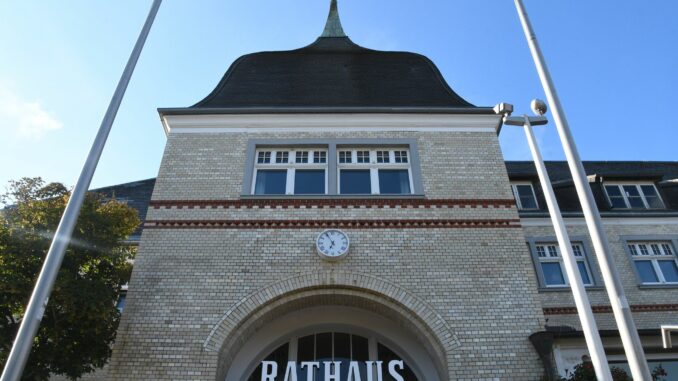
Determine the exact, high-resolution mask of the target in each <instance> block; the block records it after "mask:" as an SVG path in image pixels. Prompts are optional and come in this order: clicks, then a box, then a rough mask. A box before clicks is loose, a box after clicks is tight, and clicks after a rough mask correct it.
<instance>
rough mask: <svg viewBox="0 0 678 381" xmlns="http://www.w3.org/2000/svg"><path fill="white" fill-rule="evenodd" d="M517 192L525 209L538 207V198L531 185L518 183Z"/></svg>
mask: <svg viewBox="0 0 678 381" xmlns="http://www.w3.org/2000/svg"><path fill="white" fill-rule="evenodd" d="M516 192H517V193H518V197H519V198H520V206H521V207H522V208H523V209H537V200H535V199H534V193H533V192H532V186H531V185H516Z"/></svg>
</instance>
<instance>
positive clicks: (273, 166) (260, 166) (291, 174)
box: [250, 147, 329, 196]
mask: <svg viewBox="0 0 678 381" xmlns="http://www.w3.org/2000/svg"><path fill="white" fill-rule="evenodd" d="M327 151H328V150H327V148H320V147H313V148H311V147H309V148H306V147H304V148H298V147H275V148H265V147H262V148H257V150H256V151H255V153H254V169H253V171H252V184H251V186H250V192H251V194H253V195H255V194H256V193H255V191H256V185H257V174H258V172H259V170H287V178H286V181H285V195H294V181H295V178H296V170H297V169H299V170H306V169H309V170H314V169H315V170H324V171H325V192H324V193H318V194H319V195H326V194H327V193H328V189H327V188H328V184H327V183H328V173H329V168H328V161H329V154H328V152H327ZM260 152H270V153H271V160H270V162H269V163H259V153H260ZM280 152H289V156H288V161H287V163H276V158H277V156H278V154H279V153H280ZM297 152H308V163H297V162H296V161H297ZM320 152H325V162H324V163H314V162H313V160H314V157H315V155H316V154H318V153H320ZM264 195H267V194H260V196H264ZM270 196H276V195H270ZM278 196H280V195H278ZM304 196H312V195H311V194H304Z"/></svg>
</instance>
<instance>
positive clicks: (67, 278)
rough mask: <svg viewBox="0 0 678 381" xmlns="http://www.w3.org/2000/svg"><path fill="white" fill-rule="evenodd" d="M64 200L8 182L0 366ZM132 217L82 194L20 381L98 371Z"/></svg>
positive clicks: (1, 252)
mask: <svg viewBox="0 0 678 381" xmlns="http://www.w3.org/2000/svg"><path fill="white" fill-rule="evenodd" d="M69 195H70V193H69V191H68V190H67V189H66V187H64V186H63V185H62V184H58V183H50V184H45V183H44V182H43V181H42V179H40V178H22V179H21V180H18V181H11V182H10V183H9V187H8V192H7V193H6V194H5V195H4V196H2V198H0V202H2V203H4V204H5V205H9V206H7V207H6V208H5V209H4V210H0V364H2V365H4V363H5V362H6V360H7V356H8V354H9V351H10V348H11V346H12V342H13V340H14V337H15V336H16V332H17V330H18V328H19V324H20V322H21V317H22V316H23V314H24V309H25V307H26V304H27V302H28V299H29V297H30V293H31V291H32V289H33V286H34V284H35V281H36V279H37V276H38V273H39V271H40V269H41V267H42V263H43V260H44V258H45V255H46V254H47V250H48V249H49V245H50V242H51V238H52V235H53V234H54V231H55V230H56V227H57V225H58V223H59V220H60V218H61V214H62V213H63V210H64V208H65V206H66V203H67V201H68V197H69ZM138 225H139V218H138V216H137V212H136V210H134V209H132V208H130V207H128V206H127V205H125V204H122V203H119V202H116V201H115V200H111V201H105V200H103V199H102V198H101V197H100V196H98V195H95V194H88V195H87V197H86V199H85V202H84V204H83V206H82V210H81V212H80V217H79V218H78V223H77V225H76V227H75V230H74V232H73V239H72V241H71V243H70V245H69V247H68V250H67V251H66V256H65V258H64V261H63V264H62V266H61V269H60V271H59V276H58V278H57V281H56V284H55V287H54V290H53V292H52V296H51V298H50V300H49V304H48V305H47V309H46V310H45V315H44V317H43V319H42V322H41V324H40V329H39V330H38V334H37V337H36V339H35V341H34V343H33V349H32V352H31V355H30V358H29V360H28V364H27V365H26V370H25V372H24V377H23V379H25V380H46V379H48V377H49V375H50V374H61V375H64V376H66V377H69V378H71V379H75V378H78V377H80V376H81V375H83V374H85V373H88V372H92V371H93V370H95V369H96V368H100V367H102V366H103V365H104V364H105V363H106V361H107V360H108V358H109V357H110V354H111V344H112V343H113V341H114V339H115V332H116V329H117V327H118V322H119V319H120V314H119V312H118V310H117V309H116V308H115V302H116V299H117V296H118V293H119V291H120V287H121V286H122V285H123V284H125V283H127V281H128V280H129V276H130V273H131V263H130V260H131V259H132V258H133V256H134V253H135V248H134V247H131V246H128V245H125V244H123V243H122V241H123V240H124V239H126V238H127V237H128V236H129V235H130V234H131V233H132V232H134V230H135V229H136V227H137V226H138Z"/></svg>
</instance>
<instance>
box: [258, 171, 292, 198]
mask: <svg viewBox="0 0 678 381" xmlns="http://www.w3.org/2000/svg"><path fill="white" fill-rule="evenodd" d="M286 183H287V170H284V169H283V170H258V171H257V182H256V184H255V186H254V194H285V185H286Z"/></svg>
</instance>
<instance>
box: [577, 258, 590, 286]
mask: <svg viewBox="0 0 678 381" xmlns="http://www.w3.org/2000/svg"><path fill="white" fill-rule="evenodd" d="M577 267H579V273H580V274H581V281H582V282H584V284H591V283H592V282H591V278H589V272H588V271H586V263H584V261H577Z"/></svg>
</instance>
